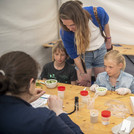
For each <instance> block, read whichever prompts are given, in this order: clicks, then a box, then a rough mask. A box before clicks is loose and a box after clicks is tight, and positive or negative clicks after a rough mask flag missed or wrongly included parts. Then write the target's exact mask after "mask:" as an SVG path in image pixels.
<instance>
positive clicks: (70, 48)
mask: <svg viewBox="0 0 134 134" xmlns="http://www.w3.org/2000/svg"><path fill="white" fill-rule="evenodd" d="M84 9H85V10H87V11H88V12H89V13H90V14H91V18H92V22H93V24H94V25H95V26H97V27H99V24H98V22H97V21H96V18H95V15H94V12H93V7H92V6H90V7H84ZM97 13H98V18H99V20H100V23H101V26H102V29H103V30H104V26H105V25H106V24H107V23H108V21H109V16H108V14H107V13H106V11H105V10H104V9H103V8H102V7H97ZM60 36H61V39H62V41H63V44H64V47H65V49H66V51H67V53H68V55H69V56H70V57H71V59H75V58H77V57H78V55H77V48H76V45H75V38H74V32H72V31H65V30H63V29H61V30H60Z"/></svg>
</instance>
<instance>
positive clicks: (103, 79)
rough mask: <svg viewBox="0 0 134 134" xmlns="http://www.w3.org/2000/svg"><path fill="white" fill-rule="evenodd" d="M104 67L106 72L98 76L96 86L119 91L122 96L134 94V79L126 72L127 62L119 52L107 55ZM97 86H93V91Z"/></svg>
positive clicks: (115, 51)
mask: <svg viewBox="0 0 134 134" xmlns="http://www.w3.org/2000/svg"><path fill="white" fill-rule="evenodd" d="M104 66H105V72H102V73H99V74H98V76H97V79H96V82H95V84H97V85H98V86H102V87H106V88H107V89H108V90H112V91H117V93H118V94H121V95H124V94H127V93H131V92H132V93H134V77H133V76H132V75H131V74H129V73H126V72H124V69H125V67H126V61H125V58H124V56H123V55H121V54H120V53H119V51H117V50H111V51H109V52H108V53H106V55H105V57H104ZM95 84H94V85H92V86H91V90H95V88H96V86H97V85H95Z"/></svg>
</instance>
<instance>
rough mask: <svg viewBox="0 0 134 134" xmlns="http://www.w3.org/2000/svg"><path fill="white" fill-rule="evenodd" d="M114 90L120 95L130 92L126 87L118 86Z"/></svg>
mask: <svg viewBox="0 0 134 134" xmlns="http://www.w3.org/2000/svg"><path fill="white" fill-rule="evenodd" d="M115 91H116V92H117V93H118V94H120V95H125V94H131V90H130V89H128V88H118V89H116V90H115Z"/></svg>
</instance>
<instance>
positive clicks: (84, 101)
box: [80, 91, 88, 103]
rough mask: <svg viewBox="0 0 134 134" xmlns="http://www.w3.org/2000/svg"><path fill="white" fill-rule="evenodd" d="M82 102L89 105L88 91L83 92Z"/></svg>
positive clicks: (81, 93)
mask: <svg viewBox="0 0 134 134" xmlns="http://www.w3.org/2000/svg"><path fill="white" fill-rule="evenodd" d="M80 95H81V102H82V103H87V102H88V91H81V92H80Z"/></svg>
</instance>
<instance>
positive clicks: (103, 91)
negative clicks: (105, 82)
mask: <svg viewBox="0 0 134 134" xmlns="http://www.w3.org/2000/svg"><path fill="white" fill-rule="evenodd" d="M96 93H97V94H98V95H100V96H103V95H105V94H106V93H107V88H105V87H97V88H96Z"/></svg>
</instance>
